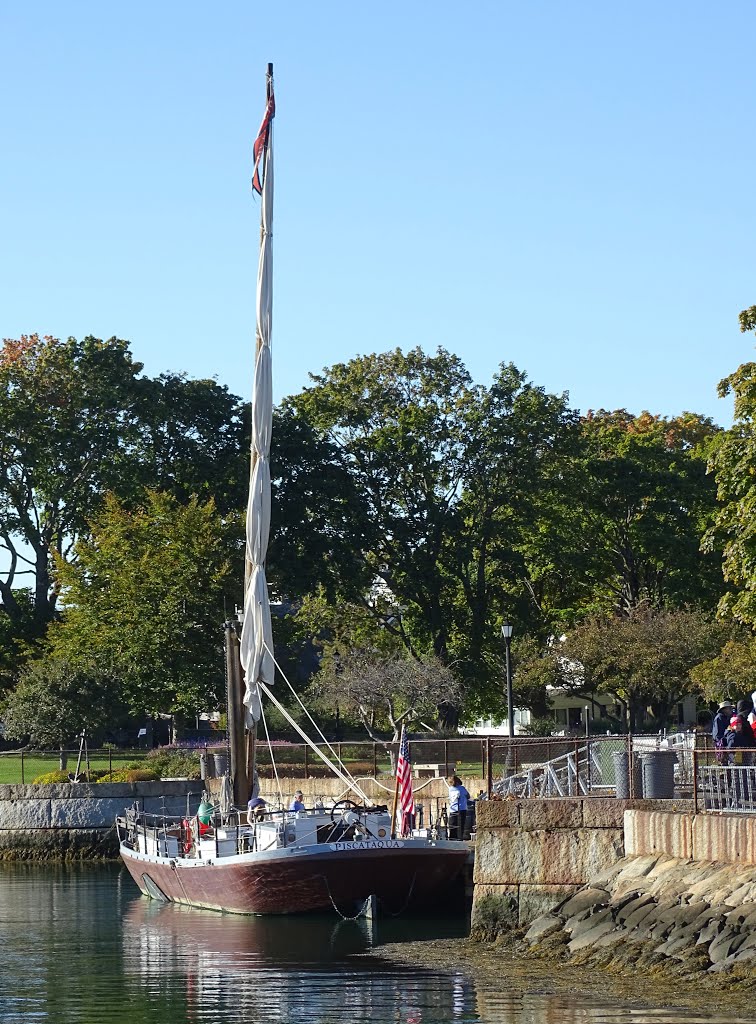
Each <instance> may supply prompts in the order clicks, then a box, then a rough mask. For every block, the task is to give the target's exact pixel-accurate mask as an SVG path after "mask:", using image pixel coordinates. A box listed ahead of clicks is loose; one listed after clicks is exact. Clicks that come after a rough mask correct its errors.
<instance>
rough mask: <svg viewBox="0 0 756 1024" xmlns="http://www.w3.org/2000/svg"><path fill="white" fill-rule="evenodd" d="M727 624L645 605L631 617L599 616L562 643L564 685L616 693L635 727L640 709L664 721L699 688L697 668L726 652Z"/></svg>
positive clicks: (701, 615)
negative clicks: (695, 672) (685, 698)
mask: <svg viewBox="0 0 756 1024" xmlns="http://www.w3.org/2000/svg"><path fill="white" fill-rule="evenodd" d="M726 633H727V627H725V626H723V625H722V624H720V623H717V622H715V621H713V620H712V618H711V616H710V615H708V614H706V613H704V612H702V611H696V610H689V609H681V610H674V611H664V610H662V611H658V610H655V609H653V608H650V607H645V608H643V607H641V608H637V609H635V610H634V612H633V613H632V614H631V615H629V616H625V617H618V616H610V615H595V616H592V617H590V618H589V619H587V620H586V621H585V622H583V623H581V624H580V625H578V626H577V627H576V628H575V629H574V630H571V631H570V632H569V633H568V634H567V635H566V636H565V637H564V638H563V639H562V640H561V642H560V643H559V645H558V647H557V653H558V655H559V657H560V658H561V664H562V676H563V682H564V684H565V685H566V686H567V687H568V688H569V689H572V690H574V691H575V692H578V693H580V694H590V693H594V694H595V693H607V694H611V695H612V696H613V697H614V698H615V699H616V700H617V702H618V703H619V704H621V705H622V706H623V707H625V708H626V712H627V719H628V724H629V726H630V729H631V730H635V728H636V724H637V718H638V713H639V712H640V711H642V710H643V709H645V708H646V707H651V708H652V709H653V712H654V715H655V717H656V718H657V720H658V721H666V720H667V718H668V716H669V712H670V710H671V709H672V708H673V707H674V705H675V704H677V703H678V702H679V701H680V700H682V699H683V697H684V696H685V695H686V694H688V693H692V692H694V691H695V690H696V688H697V686H696V683H695V682H694V681H693V678H692V676H691V672H692V670H693V669H694V668H695V666H696V665H698V664H700V663H701V662H702V661H705V660H707V659H710V658H712V657H714V656H716V654H718V652H719V651H720V650H721V647H722V644H723V642H724V640H725V638H726Z"/></svg>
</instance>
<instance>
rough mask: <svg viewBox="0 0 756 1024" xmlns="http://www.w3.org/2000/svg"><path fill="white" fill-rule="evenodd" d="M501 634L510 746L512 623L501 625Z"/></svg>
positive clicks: (512, 714)
mask: <svg viewBox="0 0 756 1024" xmlns="http://www.w3.org/2000/svg"><path fill="white" fill-rule="evenodd" d="M501 635H502V636H503V637H504V649H505V651H506V659H507V660H506V668H507V726H508V729H509V743H510V746H511V743H512V740H513V739H514V707H513V702H512V661H511V658H510V645H511V642H512V624H511V623H510V622H505V623H504V625H503V626H502V627H501Z"/></svg>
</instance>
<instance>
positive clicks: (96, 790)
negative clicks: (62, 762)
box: [0, 781, 204, 860]
mask: <svg viewBox="0 0 756 1024" xmlns="http://www.w3.org/2000/svg"><path fill="white" fill-rule="evenodd" d="M203 789H204V783H202V782H179V781H177V782H134V783H126V782H124V783H115V782H112V783H101V784H93V785H89V784H87V783H76V784H71V783H59V784H56V785H50V786H7V785H4V786H0V860H53V859H63V860H92V859H106V858H114V857H117V855H118V843H117V840H116V835H115V828H114V822H115V819H116V816H117V815H118V814H122V813H123V811H124V810H125V809H126V808H127V807H129V806H131V805H132V804H133V803H134V802H135V801H136V802H138V803H139V805H140V806H141V807H143V808H144V809H145V810H146V811H149V812H151V813H153V814H163V813H165V814H185V813H186V809H187V799H188V802H189V809H190V810H192V811H193V810H196V807H197V804H198V803H199V800H200V798H201V796H202V791H203Z"/></svg>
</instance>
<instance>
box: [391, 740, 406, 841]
mask: <svg viewBox="0 0 756 1024" xmlns="http://www.w3.org/2000/svg"><path fill="white" fill-rule="evenodd" d="M403 742H404V722H402V731H401V735H400V736H399V751H398V752H397V755H396V760H395V761H394V770H395V771H396V783H395V785H394V802H393V804H392V805H391V838H392V839H396V805H397V802H398V800H399V754H400V752H401V749H402V743H403Z"/></svg>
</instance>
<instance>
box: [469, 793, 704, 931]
mask: <svg viewBox="0 0 756 1024" xmlns="http://www.w3.org/2000/svg"><path fill="white" fill-rule="evenodd" d="M665 803H666V804H668V805H672V807H673V808H674V809H676V810H678V811H688V810H692V805H691V804H690V802H688V801H665ZM654 806H656V803H655V802H652V801H644V800H614V799H610V798H606V799H603V798H580V797H576V798H573V799H571V798H566V799H554V800H540V799H538V800H502V801H490V802H489V801H484V802H482V803H481V804H479V805H478V837H477V842H476V847H475V873H474V883H475V890H474V896H473V926H474V927H475V926H476V919H480V918H484V919H485V920H487V921H498V922H499V927H501V928H506V927H509V928H518V927H522V926H524V925H527V924H530V922H531V921H532V920H533V919H534V918H536V917H538V915H539V914H541V913H543V912H544V911H545V910H548V909H550V908H551V907H553V906H554V905H555V904H558V903H559V902H561V901H563V900H564V899H566V898H568V897H569V896H572V895H574V894H575V893H576V892H577V891H578V890H579V889H580V888H581V887H582V886H583V885H585V884H586V882H588V881H589V880H590V879H591V878H592V877H593V876H594V875H596V874H598V873H599V872H601V871H603V870H604V869H605V868H607V867H610V866H611V865H613V864H616V863H617V862H618V861H619V860H621V858H622V857H624V856H625V829H624V814H625V811H626V810H628V809H630V808H650V807H654ZM478 923H479V922H478Z"/></svg>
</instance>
